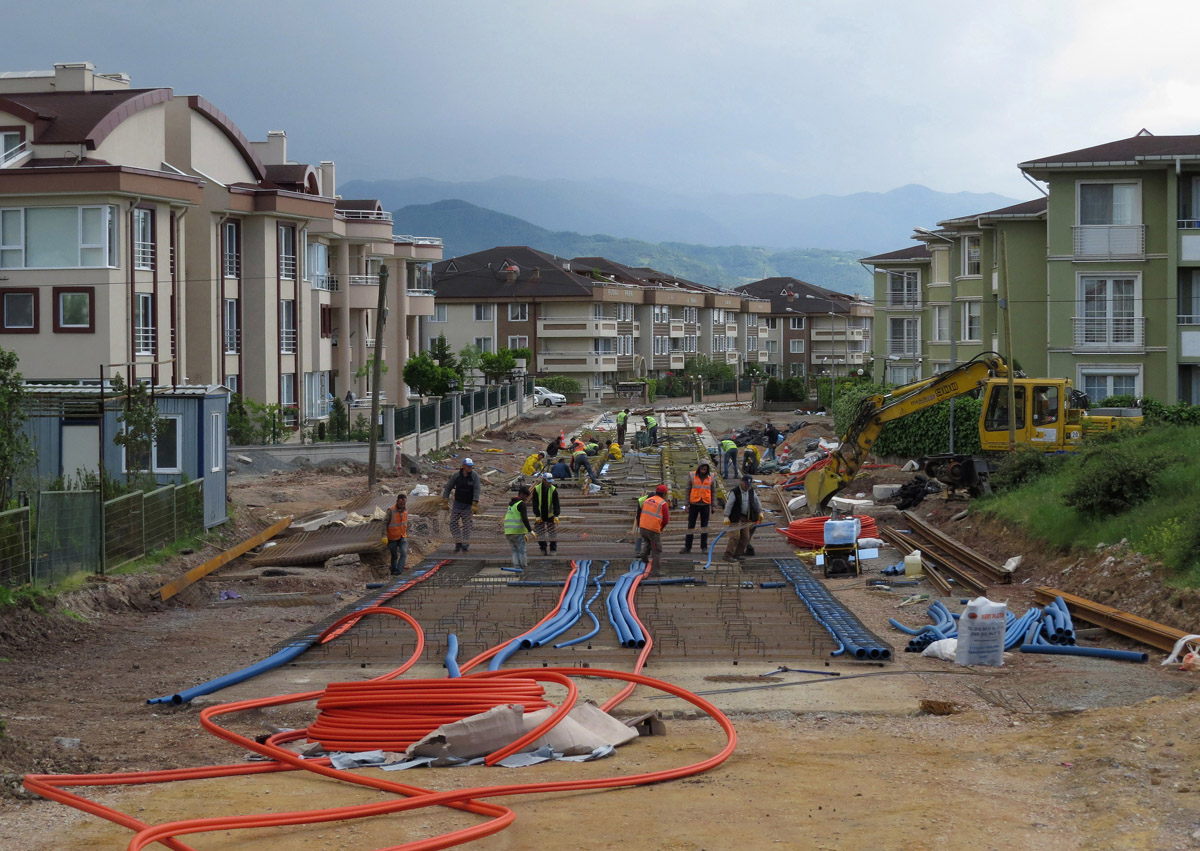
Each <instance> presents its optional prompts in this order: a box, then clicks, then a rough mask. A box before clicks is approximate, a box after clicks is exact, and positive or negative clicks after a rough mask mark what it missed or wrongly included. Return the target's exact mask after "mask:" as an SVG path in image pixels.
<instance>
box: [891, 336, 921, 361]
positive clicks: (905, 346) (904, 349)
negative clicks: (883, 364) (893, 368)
mask: <svg viewBox="0 0 1200 851" xmlns="http://www.w3.org/2000/svg"><path fill="white" fill-rule="evenodd" d="M887 353H888V354H889V355H899V356H900V357H902V358H913V357H917V356H918V355H919V354H920V353H921V346H920V341H919V340H917V339H915V338H909V337H903V338H901V339H899V340H891V339H889V340H888V341H887Z"/></svg>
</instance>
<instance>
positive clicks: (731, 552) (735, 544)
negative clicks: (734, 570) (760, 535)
mask: <svg viewBox="0 0 1200 851" xmlns="http://www.w3.org/2000/svg"><path fill="white" fill-rule="evenodd" d="M738 524H739V525H740V527H741V528H738V529H733V530H731V531H729V532H728V533H726V537H727V538H729V543H728V544H727V545H726V547H725V555H727V556H732V557H733V558H741V557H742V556H744V555H745V554H746V548H747V547H748V546H750V539H751V538H752V537H754V526H753V521H749V520H740V521H738Z"/></svg>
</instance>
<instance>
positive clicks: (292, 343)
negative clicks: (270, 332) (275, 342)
mask: <svg viewBox="0 0 1200 851" xmlns="http://www.w3.org/2000/svg"><path fill="white" fill-rule="evenodd" d="M279 353H280V354H284V355H294V354H296V329H295V328H280V329H279Z"/></svg>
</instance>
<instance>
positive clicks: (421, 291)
mask: <svg viewBox="0 0 1200 851" xmlns="http://www.w3.org/2000/svg"><path fill="white" fill-rule="evenodd" d="M406 292H407V293H408V294H409V295H411V296H422V295H437V290H430V289H418V288H416V287H414V288H412V289H410V290H406Z"/></svg>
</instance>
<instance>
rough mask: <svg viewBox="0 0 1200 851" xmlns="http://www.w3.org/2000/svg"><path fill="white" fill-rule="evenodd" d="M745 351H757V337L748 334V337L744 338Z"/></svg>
mask: <svg viewBox="0 0 1200 851" xmlns="http://www.w3.org/2000/svg"><path fill="white" fill-rule="evenodd" d="M746 351H748V352H757V351H758V337H756V336H750V337H747V338H746Z"/></svg>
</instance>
